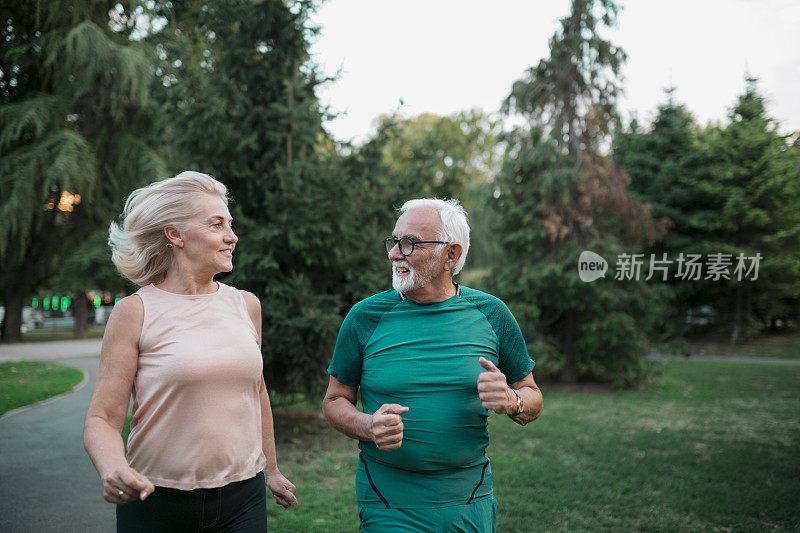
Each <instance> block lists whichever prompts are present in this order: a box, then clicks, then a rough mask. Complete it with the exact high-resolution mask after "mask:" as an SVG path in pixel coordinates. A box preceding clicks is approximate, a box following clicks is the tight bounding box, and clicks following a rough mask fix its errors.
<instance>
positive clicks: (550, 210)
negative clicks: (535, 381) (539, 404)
mask: <svg viewBox="0 0 800 533" xmlns="http://www.w3.org/2000/svg"><path fill="white" fill-rule="evenodd" d="M617 9H618V8H617V6H616V4H615V3H614V2H612V1H606V0H601V1H588V0H574V1H573V2H572V9H571V13H570V15H569V16H567V17H565V18H564V19H562V20H561V21H560V24H559V29H558V31H556V33H555V34H554V36H553V37H552V38H551V40H550V56H549V57H548V58H545V59H542V60H541V61H540V62H539V64H538V65H537V66H536V67H533V68H531V69H529V70H528V72H527V73H526V77H525V78H524V79H523V80H520V81H518V82H516V83H515V84H514V86H513V89H512V91H511V95H510V96H509V98H508V100H507V101H506V103H505V106H504V108H505V110H506V111H507V112H509V113H512V112H516V113H519V114H520V115H522V117H523V118H525V119H526V120H527V122H528V123H529V126H528V127H522V128H517V129H515V130H513V131H511V132H510V133H509V134H508V135H507V137H506V139H505V140H506V142H507V147H508V148H507V150H506V156H505V162H504V165H503V169H502V170H501V172H500V174H499V176H498V178H497V180H496V190H495V195H494V196H495V197H496V200H497V219H498V220H497V231H498V236H499V241H500V246H501V248H502V253H503V257H504V261H503V263H502V264H499V265H498V266H497V268H496V269H495V271H494V274H493V277H494V279H493V283H494V287H495V289H494V290H495V291H496V292H497V293H498V295H499V296H501V297H502V298H504V299H505V300H506V301H508V302H509V306H510V307H511V308H512V311H514V312H515V315H516V316H517V319H518V320H519V321H520V323H521V326H522V328H523V332H524V333H525V334H526V336H527V338H528V339H529V341H531V344H532V346H531V352H532V353H534V356H535V358H536V359H537V361H539V362H540V363H541V364H540V365H539V366H538V368H540V372H544V373H548V372H552V373H558V375H559V376H560V378H561V379H563V380H564V381H568V382H574V381H576V380H577V379H578V377H579V375H582V374H586V375H588V377H593V378H595V379H602V380H606V381H612V382H616V383H619V384H623V385H629V384H631V383H634V382H636V381H637V380H639V379H640V378H641V369H640V366H639V360H638V358H639V355H640V353H641V350H642V347H643V342H644V331H645V330H646V328H647V327H648V324H647V322H648V321H649V320H652V319H653V317H655V316H658V314H659V312H658V309H657V308H656V307H657V305H658V303H659V300H657V299H654V298H653V291H651V290H648V289H647V288H646V287H645V286H643V285H642V284H641V283H634V282H632V281H623V282H619V283H615V282H614V281H612V280H610V279H606V280H598V281H596V282H594V283H593V284H588V283H584V282H582V281H580V279H579V277H578V274H577V272H576V266H577V264H578V256H579V254H580V252H581V251H583V250H592V251H594V252H596V253H599V254H600V255H602V256H604V257H606V258H611V257H614V256H616V255H618V254H619V253H621V252H623V251H625V248H623V246H631V247H635V248H634V249H633V251H636V250H638V249H639V247H640V246H641V244H642V243H643V242H648V241H650V242H652V241H655V240H656V239H657V238H658V237H660V236H661V235H662V234H663V225H661V224H656V223H654V222H653V220H652V218H651V217H650V215H649V209H648V207H647V206H644V205H642V204H641V203H640V202H637V201H636V200H635V199H634V198H632V197H631V196H630V194H629V193H628V185H629V177H628V176H627V175H626V174H625V173H624V172H622V171H621V170H620V169H619V168H618V167H617V166H616V165H615V164H613V163H612V162H611V161H609V160H608V159H607V158H606V157H604V156H603V155H602V154H601V153H600V146H601V143H602V141H603V140H604V139H605V136H606V135H607V133H608V131H609V128H610V125H611V123H612V121H613V120H614V118H615V116H616V115H615V108H614V105H615V97H616V95H617V94H618V93H619V90H620V89H619V80H618V76H619V68H620V65H621V64H622V62H623V61H624V58H625V55H624V52H622V50H620V49H618V48H616V47H615V46H613V45H612V44H611V43H610V42H608V41H606V40H605V39H603V38H602V37H601V36H600V34H599V31H600V29H601V28H602V26H608V25H611V24H613V23H614V22H615V18H616V13H617ZM609 277H610V274H609ZM654 304H656V305H654ZM548 367H549V369H548ZM540 375H541V374H540Z"/></svg>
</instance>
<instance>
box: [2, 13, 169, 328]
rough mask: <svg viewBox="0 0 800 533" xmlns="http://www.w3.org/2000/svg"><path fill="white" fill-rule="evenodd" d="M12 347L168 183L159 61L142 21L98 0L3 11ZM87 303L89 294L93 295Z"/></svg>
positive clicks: (6, 261)
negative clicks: (142, 40)
mask: <svg viewBox="0 0 800 533" xmlns="http://www.w3.org/2000/svg"><path fill="white" fill-rule="evenodd" d="M0 18H2V20H3V24H2V27H1V28H0V70H1V71H2V73H3V76H2V78H0V99H2V106H0V202H1V203H0V262H1V263H2V265H3V267H2V272H0V284H1V285H2V287H3V296H4V306H5V320H4V321H3V329H2V339H3V340H4V341H13V340H20V338H21V334H20V326H21V313H22V307H23V303H24V301H25V300H26V298H28V297H30V295H31V294H32V293H33V291H34V289H36V288H37V287H38V286H40V285H42V284H43V283H45V282H48V283H49V282H50V280H51V279H52V278H53V276H54V275H55V274H56V273H57V272H58V270H59V268H60V266H61V264H62V263H63V262H64V261H65V260H66V259H67V258H68V257H69V256H70V254H71V253H72V251H73V250H74V249H75V247H76V246H78V245H79V244H80V243H81V242H82V241H83V240H84V239H86V237H87V236H88V235H90V234H91V233H92V232H93V231H94V230H95V228H97V227H98V226H102V225H107V224H108V222H109V221H110V219H111V217H112V216H113V214H114V213H117V212H119V208H120V205H121V200H122V198H124V196H125V195H126V194H128V192H130V191H131V190H132V189H133V188H134V187H135V186H137V185H140V184H142V183H145V182H148V181H152V180H153V179H154V178H155V177H157V176H160V175H163V166H162V164H161V160H160V158H159V157H158V155H157V154H156V153H155V152H154V151H153V149H152V148H151V146H152V145H151V144H150V141H149V138H148V136H149V134H148V132H149V131H150V115H149V114H148V112H147V104H148V96H149V88H150V80H151V78H152V71H151V61H150V59H149V57H148V54H147V53H146V50H145V48H144V47H143V46H142V45H141V44H139V43H136V42H133V41H131V40H130V39H129V35H130V32H131V31H132V30H133V28H134V24H133V22H132V17H131V13H130V12H127V11H125V9H124V8H123V7H122V6H121V5H120V4H117V3H116V2H103V1H94V0H83V1H76V2H74V1H69V2H66V1H54V2H34V1H22V2H3V3H2V7H0ZM84 299H85V295H84Z"/></svg>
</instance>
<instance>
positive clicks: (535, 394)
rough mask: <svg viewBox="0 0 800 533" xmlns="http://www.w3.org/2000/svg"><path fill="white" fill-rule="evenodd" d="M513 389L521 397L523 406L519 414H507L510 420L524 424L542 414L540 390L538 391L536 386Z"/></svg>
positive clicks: (542, 405) (542, 402)
mask: <svg viewBox="0 0 800 533" xmlns="http://www.w3.org/2000/svg"><path fill="white" fill-rule="evenodd" d="M514 391H516V393H517V394H519V396H520V398H522V402H523V404H524V408H523V410H522V413H521V414H518V415H509V416H510V417H511V420H513V421H514V422H516V423H517V424H519V425H521V426H524V425H525V424H527V423H529V422H533V421H534V420H536V419H537V418H539V415H540V414H542V409H544V400H543V398H542V391H540V390H539V388H538V387H521V388H519V389H514ZM515 398H516V397H515Z"/></svg>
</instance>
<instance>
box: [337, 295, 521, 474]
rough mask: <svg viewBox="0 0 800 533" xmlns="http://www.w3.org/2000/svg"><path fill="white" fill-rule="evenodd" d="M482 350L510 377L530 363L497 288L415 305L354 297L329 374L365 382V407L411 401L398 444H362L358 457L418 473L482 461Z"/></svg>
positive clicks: (393, 297)
mask: <svg viewBox="0 0 800 533" xmlns="http://www.w3.org/2000/svg"><path fill="white" fill-rule="evenodd" d="M481 356H482V357H485V358H486V359H488V360H490V361H492V362H493V363H494V364H495V365H497V367H498V368H499V369H500V371H501V372H503V373H504V374H505V375H506V379H507V380H508V382H509V383H514V382H515V381H519V380H521V379H522V378H524V377H525V376H527V375H528V374H529V373H530V372H531V371H532V370H533V366H534V362H533V361H532V360H531V358H530V356H529V355H528V351H527V348H526V346H525V341H524V339H523V338H522V333H521V331H520V329H519V326H518V325H517V322H516V320H514V317H513V315H512V314H511V312H510V311H509V310H508V307H506V305H505V304H503V302H501V301H500V300H499V299H497V298H495V297H494V296H491V295H489V294H486V293H484V292H481V291H478V290H474V289H470V288H468V287H459V290H458V294H456V296H453V297H452V298H449V299H448V300H445V301H443V302H437V303H432V304H418V303H416V302H414V301H412V300H408V299H403V298H402V297H401V296H400V294H399V293H398V292H397V291H395V290H389V291H386V292H382V293H380V294H376V295H375V296H372V297H370V298H367V299H365V300H362V301H361V302H359V303H358V304H356V305H355V306H354V307H353V308H352V309H351V310H350V312H349V313H348V315H347V317H346V318H345V320H344V323H343V324H342V327H341V329H340V330H339V336H338V338H337V340H336V347H335V348H334V352H333V359H332V361H331V364H330V366H329V367H328V373H329V374H330V375H332V376H333V377H335V378H336V379H337V380H339V381H340V382H341V383H344V384H345V385H349V386H351V387H359V388H360V389H361V402H362V405H363V409H364V412H365V413H368V414H372V413H374V412H375V411H377V410H378V408H379V407H380V406H381V405H383V404H386V403H397V404H400V405H403V406H406V407H408V408H409V411H408V412H407V413H406V414H404V415H403V443H402V446H401V447H400V449H398V450H395V451H392V452H384V451H381V450H379V449H378V448H377V447H376V446H375V444H374V443H372V442H361V443H360V444H359V447H360V448H361V452H362V456H365V457H366V458H367V460H368V461H374V462H378V463H380V464H381V465H383V466H389V467H394V468H400V469H403V470H406V471H412V472H420V473H434V472H437V471H443V470H448V469H459V468H462V469H463V468H471V467H475V466H477V465H481V464H484V463H486V457H485V449H486V447H487V446H488V444H489V431H488V416H489V413H488V412H487V411H486V410H485V409H484V408H483V407H482V406H481V402H480V400H479V398H478V385H477V381H478V374H480V373H481V372H484V369H483V367H481V366H480V364H479V363H478V358H479V357H481Z"/></svg>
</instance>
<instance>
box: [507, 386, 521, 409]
mask: <svg viewBox="0 0 800 533" xmlns="http://www.w3.org/2000/svg"><path fill="white" fill-rule="evenodd" d="M509 388H510V387H509ZM511 392H513V393H514V396H516V397H517V410H516V411H515V412H514V413H512V415H514V416H516V415H521V414H522V411H524V410H525V402H524V401H522V396H520V395H519V394H517V391H515V390H514V389H513V388H512V389H511Z"/></svg>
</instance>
